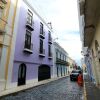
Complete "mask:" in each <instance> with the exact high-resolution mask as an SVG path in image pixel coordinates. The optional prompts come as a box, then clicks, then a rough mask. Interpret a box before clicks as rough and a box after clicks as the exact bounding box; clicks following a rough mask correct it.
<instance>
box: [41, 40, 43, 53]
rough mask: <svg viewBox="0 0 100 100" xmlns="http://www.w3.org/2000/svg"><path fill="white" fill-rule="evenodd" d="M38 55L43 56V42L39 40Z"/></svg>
mask: <svg viewBox="0 0 100 100" xmlns="http://www.w3.org/2000/svg"><path fill="white" fill-rule="evenodd" d="M40 54H43V40H42V39H40Z"/></svg>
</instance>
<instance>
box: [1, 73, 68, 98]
mask: <svg viewBox="0 0 100 100" xmlns="http://www.w3.org/2000/svg"><path fill="white" fill-rule="evenodd" d="M64 77H68V75H67V76H64ZM64 77H59V78H52V79H48V80H44V81H40V82H37V83H34V84H28V85H24V86H19V87H16V88H12V89H8V90H4V91H2V92H0V97H3V96H7V95H11V94H15V93H18V92H20V91H24V90H27V89H30V88H33V87H36V86H40V85H44V84H47V83H49V82H52V81H56V80H59V79H61V78H64Z"/></svg>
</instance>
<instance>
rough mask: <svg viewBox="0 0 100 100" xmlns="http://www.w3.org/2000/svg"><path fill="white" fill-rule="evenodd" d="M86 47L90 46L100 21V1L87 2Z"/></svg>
mask: <svg viewBox="0 0 100 100" xmlns="http://www.w3.org/2000/svg"><path fill="white" fill-rule="evenodd" d="M84 16H85V17H84V19H85V28H84V46H88V47H89V46H90V45H91V42H92V40H93V38H94V34H95V31H96V28H97V25H98V22H99V19H100V0H85V9H84Z"/></svg>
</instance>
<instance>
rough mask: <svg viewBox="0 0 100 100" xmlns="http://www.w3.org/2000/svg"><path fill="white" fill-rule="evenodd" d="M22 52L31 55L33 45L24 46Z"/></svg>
mask: <svg viewBox="0 0 100 100" xmlns="http://www.w3.org/2000/svg"><path fill="white" fill-rule="evenodd" d="M23 51H24V52H26V53H29V54H32V53H33V44H32V43H31V45H27V44H25V45H24V50H23Z"/></svg>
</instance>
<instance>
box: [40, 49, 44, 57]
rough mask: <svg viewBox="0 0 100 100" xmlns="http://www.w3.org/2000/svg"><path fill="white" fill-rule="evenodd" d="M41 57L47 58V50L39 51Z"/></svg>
mask: <svg viewBox="0 0 100 100" xmlns="http://www.w3.org/2000/svg"><path fill="white" fill-rule="evenodd" d="M39 56H41V57H45V49H39Z"/></svg>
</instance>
